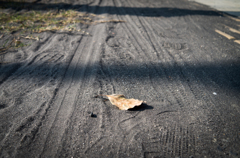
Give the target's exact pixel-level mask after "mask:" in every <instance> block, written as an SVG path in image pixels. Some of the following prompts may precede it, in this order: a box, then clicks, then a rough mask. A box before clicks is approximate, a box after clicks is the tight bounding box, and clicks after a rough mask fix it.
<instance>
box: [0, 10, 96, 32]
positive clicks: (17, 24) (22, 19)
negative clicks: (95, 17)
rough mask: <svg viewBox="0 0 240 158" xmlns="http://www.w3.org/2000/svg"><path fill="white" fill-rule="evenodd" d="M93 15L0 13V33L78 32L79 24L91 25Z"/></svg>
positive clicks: (75, 12)
mask: <svg viewBox="0 0 240 158" xmlns="http://www.w3.org/2000/svg"><path fill="white" fill-rule="evenodd" d="M91 16H92V15H89V14H86V13H82V12H78V11H75V10H61V11H59V12H57V11H54V10H53V11H48V12H38V11H28V12H24V13H21V12H20V13H9V14H8V13H3V12H2V13H0V24H1V26H0V31H1V32H4V33H11V32H16V31H22V32H24V33H26V32H31V33H34V32H37V33H40V32H43V31H57V30H68V31H74V30H76V24H77V23H83V24H91V23H92V19H91Z"/></svg>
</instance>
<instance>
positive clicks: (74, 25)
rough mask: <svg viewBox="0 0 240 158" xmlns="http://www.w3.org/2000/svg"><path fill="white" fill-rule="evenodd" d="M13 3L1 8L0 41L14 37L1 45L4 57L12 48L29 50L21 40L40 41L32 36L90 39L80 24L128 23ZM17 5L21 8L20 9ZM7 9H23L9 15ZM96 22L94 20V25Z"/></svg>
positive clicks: (76, 12) (7, 3)
mask: <svg viewBox="0 0 240 158" xmlns="http://www.w3.org/2000/svg"><path fill="white" fill-rule="evenodd" d="M28 1H31V0H28ZM14 2H22V3H14ZM14 2H13V3H10V2H9V1H6V3H3V5H2V6H0V40H1V38H2V37H3V35H10V36H11V38H9V39H8V41H6V42H2V43H4V44H3V45H1V46H0V52H1V54H3V52H4V51H6V50H8V49H9V48H19V47H23V46H26V44H23V42H22V40H20V39H21V38H22V39H28V40H39V37H38V36H33V34H36V33H41V32H45V31H64V32H65V31H66V32H69V31H71V32H81V33H83V34H86V35H89V33H88V32H84V31H82V30H81V29H80V25H79V24H84V25H92V24H98V23H109V22H113V23H117V22H118V23H120V22H125V21H122V20H114V19H112V20H105V17H103V16H100V15H99V16H97V15H95V14H89V13H85V12H79V11H76V10H73V9H67V10H58V9H55V10H54V9H52V10H48V11H36V10H34V9H33V10H32V9H27V7H29V6H28V5H29V3H25V0H14ZM18 4H19V5H21V6H18ZM26 4H28V5H26ZM8 7H10V8H11V7H20V8H21V9H20V10H19V11H16V12H11V11H10V12H9V11H7V12H6V10H5V9H7V8H8ZM93 19H95V21H94V20H93ZM13 34H14V35H13ZM16 34H17V36H16ZM16 39H18V40H16ZM9 41H11V42H9Z"/></svg>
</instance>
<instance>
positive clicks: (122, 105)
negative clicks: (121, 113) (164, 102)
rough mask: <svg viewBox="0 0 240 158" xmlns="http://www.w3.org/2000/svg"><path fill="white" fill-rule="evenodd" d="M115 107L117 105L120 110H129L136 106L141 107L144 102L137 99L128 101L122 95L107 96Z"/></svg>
mask: <svg viewBox="0 0 240 158" xmlns="http://www.w3.org/2000/svg"><path fill="white" fill-rule="evenodd" d="M106 96H107V97H108V99H109V100H110V102H111V103H112V104H113V105H116V106H117V107H118V108H119V109H120V110H128V109H131V108H134V107H135V106H140V105H141V104H142V103H143V102H144V101H142V100H137V99H126V98H125V96H124V95H122V94H112V95H106Z"/></svg>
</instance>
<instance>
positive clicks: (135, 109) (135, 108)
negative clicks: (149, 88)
mask: <svg viewBox="0 0 240 158" xmlns="http://www.w3.org/2000/svg"><path fill="white" fill-rule="evenodd" d="M150 109H153V106H151V105H148V104H146V103H142V105H140V106H135V107H134V108H132V109H128V111H144V110H150Z"/></svg>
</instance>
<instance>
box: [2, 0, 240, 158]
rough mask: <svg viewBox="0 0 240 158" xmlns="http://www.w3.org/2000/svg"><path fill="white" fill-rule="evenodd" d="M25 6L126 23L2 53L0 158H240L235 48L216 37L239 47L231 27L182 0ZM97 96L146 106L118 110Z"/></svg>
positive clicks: (226, 19)
mask: <svg viewBox="0 0 240 158" xmlns="http://www.w3.org/2000/svg"><path fill="white" fill-rule="evenodd" d="M1 3H4V2H2V1H1ZM1 3H0V4H1ZM16 3H17V4H18V3H19V4H21V3H23V2H16ZM31 5H34V7H33V6H32V7H29V8H28V9H31V8H32V9H35V10H39V9H41V8H42V6H43V8H44V9H46V8H51V9H54V8H58V9H59V8H60V9H61V8H62V9H71V8H74V9H77V10H78V11H81V12H87V13H93V14H96V15H101V16H104V17H106V18H108V19H109V20H111V19H117V20H123V21H125V22H117V21H115V22H114V21H113V22H106V23H97V24H92V25H84V24H81V28H82V29H83V30H84V31H85V32H88V33H89V34H78V33H74V32H70V33H66V32H60V31H56V32H51V31H48V32H43V33H40V34H39V38H40V40H39V41H33V43H32V44H31V45H30V46H26V47H22V48H19V49H17V50H8V51H7V52H6V53H4V54H0V62H1V63H0V157H3V158H8V157H9V158H10V157H11V158H12V157H24V158H26V157H31V158H32V157H44V158H45V157H51V158H52V157H69V158H72V157H94V158H97V157H119V158H122V157H124V158H125V157H138V158H139V157H146V158H148V157H161V158H162V157H181V158H187V157H207V158H210V157H211V158H214V157H216V158H219V157H239V155H240V152H239V151H240V150H239V149H240V97H239V96H240V44H238V43H236V42H234V40H228V39H227V38H225V37H224V36H221V35H219V34H218V33H216V32H215V29H218V30H221V31H224V32H225V33H228V34H231V35H233V36H234V37H235V38H236V39H240V35H239V34H237V33H232V32H230V31H229V29H228V28H227V27H226V25H227V26H228V27H231V28H235V29H239V25H240V23H239V22H237V21H235V20H234V19H233V18H230V16H229V15H225V14H223V13H221V12H218V11H215V10H212V9H210V8H208V7H207V6H204V5H201V4H198V3H196V2H189V1H187V0H178V1H175V0H81V1H77V0H65V2H62V1H59V2H58V1H56V0H46V1H45V0H42V1H41V0H38V1H36V2H35V3H34V4H32V3H30V2H29V4H28V6H31ZM38 5H39V6H41V7H38ZM16 9H17V7H12V8H10V9H9V10H16ZM4 38H5V37H3V38H2V39H1V43H2V42H3V40H4ZM101 94H103V95H108V94H124V95H125V96H126V97H127V98H135V99H139V100H144V101H146V102H147V103H146V104H143V105H141V106H139V107H136V108H134V109H131V110H127V111H125V110H119V109H118V108H117V107H116V106H114V105H112V104H111V103H110V102H109V101H108V100H107V99H106V98H105V99H104V97H96V96H98V95H101Z"/></svg>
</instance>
